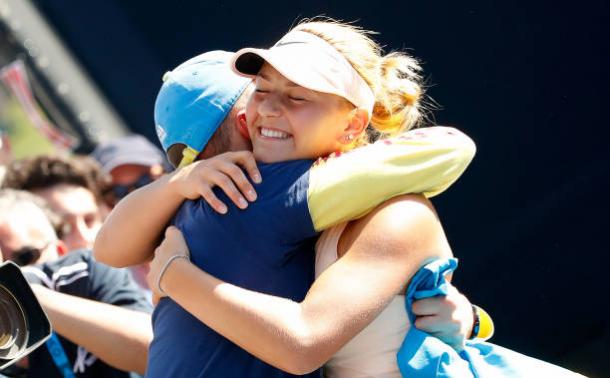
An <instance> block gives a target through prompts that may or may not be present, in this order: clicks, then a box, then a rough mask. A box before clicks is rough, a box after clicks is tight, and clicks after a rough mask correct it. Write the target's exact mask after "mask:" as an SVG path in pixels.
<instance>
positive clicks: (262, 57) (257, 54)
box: [232, 48, 269, 77]
mask: <svg viewBox="0 0 610 378" xmlns="http://www.w3.org/2000/svg"><path fill="white" fill-rule="evenodd" d="M268 52H269V51H268V50H263V49H252V48H247V49H242V50H239V51H238V52H236V53H235V57H234V58H233V64H232V69H233V71H234V72H235V73H236V74H238V75H242V76H247V77H252V76H256V75H257V74H258V71H260V69H261V67H262V66H263V64H265V61H266V60H267V59H266V58H267V57H268V54H266V53H268Z"/></svg>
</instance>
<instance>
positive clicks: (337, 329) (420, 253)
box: [149, 196, 451, 374]
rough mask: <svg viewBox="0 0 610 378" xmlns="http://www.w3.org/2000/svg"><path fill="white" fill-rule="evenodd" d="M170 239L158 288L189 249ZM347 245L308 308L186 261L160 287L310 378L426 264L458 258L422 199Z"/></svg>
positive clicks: (380, 212)
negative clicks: (220, 277)
mask: <svg viewBox="0 0 610 378" xmlns="http://www.w3.org/2000/svg"><path fill="white" fill-rule="evenodd" d="M167 236H168V237H167V238H166V240H165V241H164V243H163V244H162V245H161V246H160V247H159V249H158V251H157V257H156V258H155V260H154V261H153V264H152V267H151V275H150V276H149V282H150V283H151V284H152V285H155V284H156V276H157V275H158V274H159V271H160V269H161V267H162V266H164V265H165V262H166V261H167V260H168V258H169V257H171V256H172V255H174V254H175V253H176V252H178V251H183V248H185V247H186V244H185V243H184V240H183V239H182V238H181V234H180V233H179V231H177V230H176V229H175V228H172V229H170V230H168V232H167ZM183 243H184V244H183ZM341 245H342V246H341V248H342V250H345V251H346V253H345V254H344V255H343V257H342V258H341V259H339V260H338V261H337V262H336V263H334V264H333V265H331V266H330V267H329V268H328V269H327V270H326V271H325V272H324V273H323V274H322V275H321V276H320V277H318V279H317V280H316V281H315V282H314V284H313V286H312V287H311V289H310V291H309V292H308V294H307V296H306V297H305V299H304V300H303V301H302V302H301V303H296V302H294V301H291V300H288V299H285V298H280V297H274V296H270V295H266V294H262V293H258V292H253V291H249V290H246V289H242V288H240V287H237V286H234V285H231V284H228V283H225V282H222V281H220V280H218V279H216V278H214V277H213V276H211V275H209V274H207V273H205V272H203V271H201V270H200V269H198V268H197V267H196V266H195V265H193V264H191V263H189V262H188V261H187V260H186V259H174V260H173V261H172V262H171V264H170V265H169V266H168V267H167V270H166V271H165V273H164V275H163V276H162V280H161V283H160V284H161V287H162V289H163V290H164V291H165V293H167V295H169V296H170V297H171V298H172V299H173V300H174V301H176V302H177V303H178V304H180V305H181V306H182V307H183V308H185V309H186V310H187V311H189V312H190V313H191V314H193V315H194V316H196V317H197V318H198V319H199V320H201V321H202V322H204V323H205V324H207V325H208V326H210V327H211V328H213V329H214V330H216V331H217V332H219V333H220V334H222V335H224V336H225V337H227V338H228V339H230V340H231V341H233V342H235V343H236V344H237V345H239V346H241V347H242V348H244V349H245V350H247V351H248V352H250V353H252V354H254V355H255V356H257V357H258V358H260V359H262V360H264V361H266V362H268V363H270V364H272V365H274V366H276V367H278V368H280V369H283V370H285V371H288V372H290V373H293V374H303V373H306V372H309V371H313V370H315V369H317V368H318V367H320V366H321V365H322V364H323V363H324V362H326V361H327V360H328V359H330V357H331V356H332V355H333V354H335V353H336V352H337V351H338V350H339V349H340V348H341V347H342V346H343V345H345V343H347V342H348V341H349V340H350V339H352V338H353V337H354V336H355V335H356V334H358V333H359V332H360V331H361V330H362V329H363V328H364V327H366V326H367V325H368V324H369V323H370V322H371V321H372V320H373V319H374V318H375V317H376V316H377V315H378V314H379V313H380V312H381V311H382V310H383V309H384V308H385V306H386V305H387V304H388V303H389V302H390V301H391V300H392V298H394V296H395V295H397V294H398V293H399V292H401V291H402V290H404V287H405V284H406V283H407V282H408V280H409V278H410V277H411V276H412V275H413V274H414V273H415V272H416V271H417V270H418V269H419V267H420V266H421V265H422V264H423V263H424V262H425V261H426V260H428V259H431V258H434V257H446V256H449V255H450V254H451V252H450V249H449V246H448V244H447V241H446V239H445V236H444V233H443V231H442V228H441V225H440V223H439V221H438V219H437V217H436V214H435V213H434V211H433V210H432V208H431V206H430V204H429V203H428V202H427V201H426V200H425V199H424V198H423V197H421V196H403V197H399V198H396V199H393V200H390V201H388V202H387V203H385V204H383V205H382V206H380V207H378V208H377V209H375V210H374V211H373V212H371V213H370V214H368V215H367V216H366V217H364V218H362V219H360V220H358V221H355V222H353V223H351V224H350V225H349V226H348V229H346V231H345V234H344V237H342V240H341ZM193 287H196V288H197V290H192V288H193Z"/></svg>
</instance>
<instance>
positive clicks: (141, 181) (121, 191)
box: [112, 173, 153, 202]
mask: <svg viewBox="0 0 610 378" xmlns="http://www.w3.org/2000/svg"><path fill="white" fill-rule="evenodd" d="M151 182H153V178H152V177H151V176H150V174H148V173H145V174H143V175H142V176H140V177H139V178H138V179H137V180H136V181H134V182H132V183H130V184H126V185H121V184H117V185H113V186H112V195H113V196H114V200H115V202H118V201H119V200H120V199H122V198H123V197H125V196H126V195H128V194H129V193H131V192H133V191H134V190H136V189H138V188H141V187H143V186H145V185H148V184H150V183H151Z"/></svg>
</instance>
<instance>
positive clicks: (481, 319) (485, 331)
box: [468, 305, 494, 341]
mask: <svg viewBox="0 0 610 378" xmlns="http://www.w3.org/2000/svg"><path fill="white" fill-rule="evenodd" d="M472 315H473V317H474V319H473V323H472V331H471V332H470V337H469V338H468V339H469V340H473V339H477V340H482V341H485V340H489V339H490V338H491V337H492V336H493V334H494V323H493V320H492V319H491V316H489V314H488V313H487V311H485V310H483V309H482V308H481V307H479V306H476V305H472Z"/></svg>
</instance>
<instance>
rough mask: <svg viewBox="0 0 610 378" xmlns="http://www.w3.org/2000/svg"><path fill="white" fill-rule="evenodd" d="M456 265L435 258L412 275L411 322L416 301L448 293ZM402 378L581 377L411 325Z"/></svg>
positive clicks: (402, 359) (494, 347)
mask: <svg viewBox="0 0 610 378" xmlns="http://www.w3.org/2000/svg"><path fill="white" fill-rule="evenodd" d="M456 268H457V260H456V259H439V260H435V261H433V262H431V263H429V264H427V265H425V266H424V267H423V268H421V269H420V270H419V271H418V272H417V273H416V274H415V276H414V277H413V280H412V281H411V283H410V284H409V287H408V288H407V292H406V294H405V297H406V298H405V299H406V300H405V306H406V310H407V313H408V315H409V320H410V321H411V324H414V323H415V315H414V314H413V312H412V311H411V308H412V305H413V301H415V300H417V299H421V298H428V297H433V296H436V295H446V294H447V289H448V285H449V283H448V282H447V281H446V280H445V274H447V273H449V272H452V271H453V270H455V269H456ZM396 358H397V360H398V367H399V368H400V373H401V374H402V376H403V377H409V378H415V377H426V378H431V377H438V378H441V377H442V378H444V377H458V378H466V377H477V378H478V377H481V378H488V377H489V378H499V377H553V378H555V377H582V376H581V375H579V374H576V373H573V372H571V371H569V370H566V369H563V368H561V367H558V366H555V365H552V364H549V363H546V362H544V361H540V360H537V359H535V358H531V357H528V356H525V355H523V354H520V353H517V352H513V351H512V350H509V349H506V348H502V347H500V346H497V345H494V344H491V343H487V342H482V341H474V340H469V341H467V342H466V346H465V347H464V349H463V350H461V351H459V352H458V351H456V350H454V349H453V348H452V347H450V346H449V345H448V344H445V343H444V342H442V341H441V340H440V339H438V338H436V337H434V336H430V335H428V334H427V333H425V332H423V331H420V330H418V329H417V328H415V327H411V329H410V330H409V333H407V336H406V337H405V340H404V341H403V343H402V346H401V347H400V349H399V350H398V353H397V355H396Z"/></svg>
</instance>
